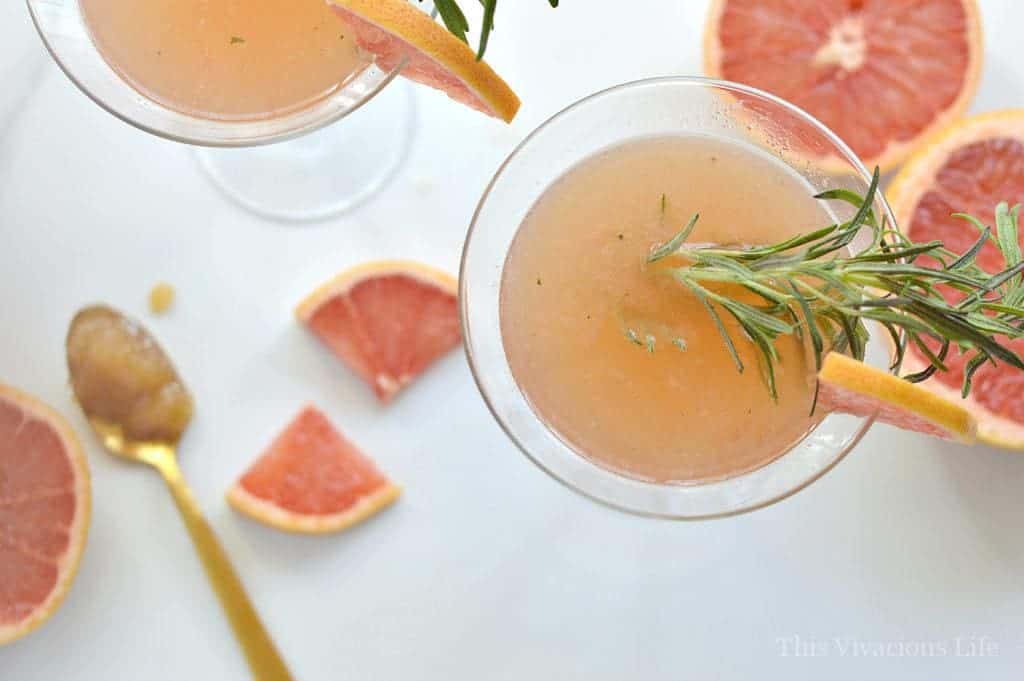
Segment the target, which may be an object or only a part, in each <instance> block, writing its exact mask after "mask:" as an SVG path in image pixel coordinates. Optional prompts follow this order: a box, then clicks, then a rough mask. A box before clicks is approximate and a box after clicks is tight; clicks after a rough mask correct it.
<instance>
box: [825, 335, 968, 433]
mask: <svg viewBox="0 0 1024 681" xmlns="http://www.w3.org/2000/svg"><path fill="white" fill-rule="evenodd" d="M818 407H819V408H821V409H824V410H825V411H829V412H841V413H844V414H853V415H854V416H863V417H869V416H875V417H876V418H877V420H879V421H882V422H884V423H888V424H890V425H893V426H896V427H897V428H902V429H904V430H913V431H917V432H919V433H925V434H927V435H934V436H936V437H941V438H945V439H947V440H957V441H959V442H965V443H973V442H974V441H975V437H976V431H977V425H976V423H975V420H974V417H972V416H971V414H970V412H969V411H967V410H966V409H964V408H963V407H962V406H961V405H959V404H958V403H957V402H954V401H952V400H948V399H945V398H943V397H940V396H939V395H936V394H935V393H933V392H931V391H929V390H927V389H926V388H923V387H921V386H920V385H916V384H914V383H909V382H907V381H904V380H903V379H901V378H899V377H897V376H893V375H892V374H890V373H887V372H885V371H882V370H881V369H876V368H875V367H872V366H869V365H867V364H864V363H863V362H858V361H857V360H855V359H853V358H851V357H847V356H846V355H843V354H840V353H838V352H830V353H829V354H828V355H826V356H825V360H824V361H823V362H822V365H821V371H819V372H818Z"/></svg>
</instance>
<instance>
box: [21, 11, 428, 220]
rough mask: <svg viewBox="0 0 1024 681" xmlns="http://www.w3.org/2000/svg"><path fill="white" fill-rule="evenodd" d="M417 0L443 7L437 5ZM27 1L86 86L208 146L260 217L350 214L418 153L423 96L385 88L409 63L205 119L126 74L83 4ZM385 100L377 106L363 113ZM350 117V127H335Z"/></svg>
mask: <svg viewBox="0 0 1024 681" xmlns="http://www.w3.org/2000/svg"><path fill="white" fill-rule="evenodd" d="M410 2H411V3H412V4H415V5H416V6H417V7H420V8H422V9H424V10H425V11H429V12H432V13H436V10H434V7H433V3H432V2H418V1H417V0H410ZM27 3H28V9H29V12H30V13H31V15H32V20H33V22H34V23H35V26H36V29H37V30H38V31H39V35H40V36H41V37H42V39H43V42H44V43H45V44H46V47H47V49H48V50H49V52H50V54H51V55H52V56H53V58H54V60H55V61H56V62H57V64H58V65H59V66H60V68H61V69H62V70H63V71H64V73H65V74H67V76H68V77H69V78H70V79H71V81H72V82H73V83H74V84H75V85H77V86H78V88H79V89H80V90H82V92H84V93H85V94H86V95H88V96H89V98H90V99H92V100H93V101H94V102H96V103H97V104H99V105H100V106H101V107H102V108H103V109H105V110H107V111H108V112H110V113H112V114H113V115H115V116H117V117H118V118H120V119H121V120H123V121H125V122H126V123H129V124H130V125H133V126H135V127H137V128H139V129H140V130H144V131H146V132H149V133H151V134H154V135H157V136H159V137H163V138H166V139H169V140H173V141H176V142H182V143H185V144H190V145H195V146H197V147H200V149H198V150H197V152H196V153H197V159H198V162H199V164H200V166H201V167H202V169H203V170H204V171H205V173H206V174H207V175H208V176H209V177H210V179H211V180H212V181H213V182H214V184H216V186H217V187H218V188H219V189H220V190H221V191H222V192H223V193H224V194H225V195H226V196H228V197H229V198H231V199H232V200H234V201H235V202H237V203H238V204H240V205H242V206H243V207H245V208H247V209H249V210H251V211H253V212H255V213H258V214H260V215H263V216H266V217H270V218H276V219H282V220H311V219H320V218H325V217H328V216H331V215H335V214H338V213H341V212H343V211H345V210H348V209H350V208H352V207H354V206H356V205H358V204H359V203H361V202H363V201H365V200H366V199H368V198H369V197H371V196H373V194H374V193H376V192H377V191H378V190H380V189H381V187H383V186H384V185H385V184H386V183H387V181H388V180H389V179H390V178H391V177H392V175H393V174H394V173H395V171H396V170H397V169H398V168H399V166H400V165H401V162H402V161H403V160H404V158H405V156H406V153H407V151H408V148H409V145H410V142H411V139H412V135H413V129H414V122H415V100H414V97H413V92H412V90H411V88H410V86H408V85H406V84H403V86H402V87H393V88H387V90H388V91H387V92H386V93H383V91H384V90H385V86H387V85H388V84H389V83H391V81H393V80H394V79H395V77H396V76H397V75H398V73H399V72H400V71H401V66H399V67H397V68H395V69H393V70H390V71H383V70H381V69H379V68H377V67H376V66H375V65H374V64H373V63H372V61H368V62H367V66H366V68H364V69H363V70H361V71H358V72H357V73H356V74H354V75H353V76H352V77H350V78H349V79H348V80H347V81H346V82H345V83H344V84H342V86H341V87H339V88H338V89H337V90H335V91H334V92H333V93H331V94H329V95H328V96H326V97H324V98H322V99H320V100H318V101H316V102H314V103H313V104H311V105H310V106H308V107H305V108H301V109H298V110H293V111H289V112H286V113H283V114H281V115H279V116H276V117H274V118H269V119H260V120H241V121H240V120H213V119H207V118H200V117H196V116H190V115H187V114H184V113H180V112H178V111H175V110H173V109H169V108H167V107H165V106H163V105H161V104H158V103H157V102H154V101H153V100H151V99H149V98H147V97H145V96H144V95H142V94H141V93H139V92H138V91H137V90H136V89H134V88H133V87H132V86H131V85H129V84H128V83H127V82H126V81H125V80H123V79H122V78H121V77H120V76H119V75H118V74H117V73H116V72H115V71H114V69H112V68H111V67H110V65H108V64H107V62H106V61H105V60H104V58H103V56H102V54H101V53H100V52H99V50H98V49H97V48H96V45H95V44H94V42H93V40H92V38H91V36H90V33H89V27H88V26H87V24H86V22H85V20H84V18H83V15H82V11H81V8H80V6H79V0H27ZM339 25H340V24H339ZM378 95H380V96H379V97H378ZM375 98H377V99H378V100H379V101H377V102H375V103H374V106H373V107H371V109H370V110H367V111H358V110H359V109H360V108H361V107H362V106H363V105H364V104H366V103H367V102H369V101H370V100H371V99H375ZM342 118H345V119H346V121H345V124H344V125H331V124H332V123H335V122H336V121H339V120H340V119H342ZM327 126H330V127H327Z"/></svg>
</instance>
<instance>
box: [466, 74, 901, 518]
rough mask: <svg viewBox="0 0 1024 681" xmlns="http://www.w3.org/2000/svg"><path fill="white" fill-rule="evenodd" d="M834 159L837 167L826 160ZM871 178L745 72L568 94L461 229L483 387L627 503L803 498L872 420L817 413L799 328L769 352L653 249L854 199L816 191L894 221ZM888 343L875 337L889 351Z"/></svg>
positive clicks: (759, 236)
mask: <svg viewBox="0 0 1024 681" xmlns="http://www.w3.org/2000/svg"><path fill="white" fill-rule="evenodd" d="M836 158H841V159H843V161H844V163H846V165H847V168H848V170H849V172H848V173H847V174H846V175H843V176H839V177H836V176H833V175H830V174H828V173H826V172H824V171H823V168H822V167H821V165H822V164H824V163H825V162H826V161H825V160H824V159H827V163H828V164H829V165H830V166H834V165H835V159H836ZM871 185H872V178H871V176H870V175H869V174H868V173H867V171H866V170H865V169H864V167H863V166H862V165H861V164H860V162H859V161H858V160H857V159H856V157H855V156H854V155H853V154H852V152H850V151H849V149H848V148H847V147H846V146H845V145H843V143H842V142H841V141H839V140H838V139H837V138H835V137H834V136H833V135H832V134H831V133H830V132H829V131H828V130H827V129H825V128H824V127H823V126H821V125H820V124H819V123H817V122H816V121H814V120H813V119H811V118H810V117H809V116H807V115H806V114H804V113H803V112H801V111H799V110H798V109H796V108H795V107H792V106H791V105H789V104H786V103H785V102H782V101H781V100H778V99H775V98H773V97H771V96H770V95H766V94H764V93H760V92H758V91H756V90H752V89H749V88H746V87H743V86H737V85H734V84H729V83H722V82H718V81H709V80H705V79H699V78H678V79H656V80H651V81H642V82H639V83H634V84H630V85H624V86H620V87H619V88H614V89H612V90H609V91H606V92H603V93H599V94H597V95H594V96H593V97H590V98H588V99H586V100H583V101H582V102H580V103H577V104H576V105H573V106H572V107H570V108H568V109H566V110H565V111H563V112H562V113H560V114H558V115H557V116H555V117H554V118H552V119H551V120H550V121H548V123H546V124H545V125H544V126H542V127H541V128H540V129H538V130H537V131H536V132H535V133H534V134H533V135H531V136H530V137H529V138H527V140H526V141H525V142H524V143H523V144H522V145H521V146H520V148H519V149H517V151H516V152H515V153H514V154H513V155H512V156H511V157H510V158H509V159H508V161H506V163H505V165H504V166H503V167H502V169H501V170H500V171H499V173H498V175H497V176H496V177H495V179H494V181H493V182H492V184H491V186H490V188H489V189H488V192H487V194H486V195H485V196H484V198H483V200H482V201H481V204H480V207H479V209H478V212H477V215H476V218H475V220H474V224H473V227H472V229H471V231H470V235H469V238H468V240H467V244H466V251H465V253H464V256H463V268H462V280H461V294H462V299H461V304H462V312H463V325H464V335H465V337H466V342H467V348H468V352H469V356H470V362H471V365H472V367H473V370H474V375H475V377H476V379H477V381H478V383H479V385H480V387H481V390H482V392H483V393H484V396H485V399H486V400H487V401H488V403H489V405H490V407H491V409H492V411H493V412H494V414H495V415H496V417H497V418H498V420H499V422H500V423H501V425H502V426H503V427H504V428H505V430H506V431H507V432H508V433H509V434H510V435H511V436H512V438H513V439H514V440H515V441H516V442H517V444H519V445H520V447H521V448H522V449H523V450H524V452H525V453H526V454H528V455H529V456H530V457H531V458H532V459H533V460H534V461H535V462H536V463H538V464H539V465H540V466H541V467H542V468H544V469H545V470H546V471H547V472H549V473H551V474H552V475H553V476H554V477H556V478H558V479H559V480H561V481H562V482H564V483H566V484H568V485H569V486H571V487H573V488H574V489H576V490H577V491H580V492H582V493H584V494H586V495H588V496H590V497H592V498H595V499H597V500H599V501H602V502H605V503H608V504H611V505H613V506H616V507H619V508H623V509H626V510H630V511H635V512H639V513H644V514H652V515H661V516H667V517H676V518H696V517H709V516H716V515H724V514H730V513H735V512H740V511H743V510H749V509H751V508H756V507H759V506H762V505H764V504H766V503H770V502H771V501H774V500H777V499H779V498H782V497H784V496H786V495H788V494H790V493H792V492H793V491H795V490H797V489H799V488H801V487H802V486H803V485H805V484H807V483H809V482H810V481H812V480H814V479H816V478H817V477H818V476H820V475H821V474H823V473H824V472H825V471H826V470H828V469H829V468H830V467H831V466H832V465H834V464H835V463H836V462H837V461H838V460H839V459H840V458H841V457H842V455H843V454H844V453H845V452H846V451H847V450H848V449H849V448H850V447H851V446H852V445H853V444H854V443H855V442H856V441H857V440H858V439H859V438H860V436H861V435H862V434H863V432H864V431H865V429H866V428H867V426H868V425H869V424H870V420H871V415H870V414H867V415H863V414H862V416H861V417H858V416H851V415H848V414H840V413H832V412H833V409H832V406H833V405H829V409H825V408H822V407H823V406H824V405H818V407H819V408H818V409H815V405H816V399H817V397H818V379H817V372H818V370H819V362H818V361H817V360H820V357H816V356H815V355H814V353H813V352H811V350H810V342H809V340H808V338H807V337H806V336H803V337H801V336H800V335H799V334H783V335H780V336H779V337H778V338H777V339H775V340H774V342H773V343H770V344H766V345H765V346H764V347H763V348H759V347H758V345H757V344H756V343H754V342H751V338H749V337H748V333H747V331H748V329H746V328H742V327H741V325H740V323H739V322H738V321H737V319H736V318H733V317H732V316H730V315H729V314H727V313H726V309H725V308H723V307H722V306H721V305H720V304H718V303H716V304H715V305H714V307H715V308H716V309H718V310H719V311H720V312H721V314H717V315H713V314H709V310H708V306H707V305H705V302H706V301H705V300H703V299H701V298H700V297H698V296H695V295H689V293H688V290H687V289H686V286H685V285H684V282H682V280H681V279H680V277H678V276H676V274H675V271H676V268H680V267H682V266H683V265H684V261H685V258H684V257H683V256H682V255H680V253H677V252H672V251H671V250H666V251H665V254H664V257H652V254H657V253H658V252H659V250H660V249H663V248H664V247H665V246H666V245H668V244H671V243H672V242H673V237H674V236H675V235H677V234H678V233H680V230H681V228H682V227H683V226H685V225H687V224H688V223H691V224H692V226H693V229H692V230H691V231H689V232H688V233H687V237H686V238H687V243H688V244H690V245H692V246H694V247H697V246H699V245H701V244H704V245H707V244H726V245H731V246H733V247H737V248H744V247H745V245H759V244H775V243H778V242H782V241H785V240H786V239H789V238H790V237H794V236H796V235H798V234H806V233H810V232H814V231H815V230H819V229H821V228H822V226H823V225H827V224H830V223H836V224H838V223H843V222H844V221H849V220H850V219H851V214H852V212H859V211H856V210H855V208H854V207H853V206H852V205H849V204H846V203H844V202H842V201H823V200H819V199H817V198H815V195H816V194H818V193H819V192H821V191H823V190H826V189H837V188H840V189H845V190H847V191H849V192H851V193H856V194H858V195H860V196H864V195H865V194H868V195H870V197H871V198H869V200H868V203H869V205H870V207H871V208H872V209H873V210H874V214H876V215H878V216H885V217H886V218H887V217H888V208H887V206H886V205H885V203H884V200H883V199H882V198H881V196H880V195H878V194H875V193H874V191H873V188H871ZM683 231H684V232H685V230H683ZM676 245H677V246H678V244H676ZM707 286H708V288H707V289H706V290H707V291H710V292H712V293H711V295H716V296H717V295H721V296H727V297H729V298H730V299H735V300H737V301H744V300H747V301H748V302H752V301H754V300H756V297H753V294H751V293H750V292H748V291H746V290H745V289H743V288H742V287H739V286H734V285H732V284H729V283H722V284H721V285H719V284H717V283H708V284H707ZM725 335H729V336H730V337H731V338H732V339H733V341H732V343H731V345H732V346H734V347H732V348H730V344H729V343H726V342H723V337H724V336H725ZM830 342H831V339H826V341H825V343H826V345H828V344H829V343H830ZM858 342H860V339H859V338H858ZM876 343H879V341H876V340H871V341H869V342H867V344H866V345H865V347H864V348H863V349H864V350H865V352H866V355H867V356H866V359H868V360H869V361H873V362H875V363H882V362H884V359H885V354H886V353H885V350H884V346H882V345H881V344H878V345H877V346H876ZM767 345H772V346H773V348H774V349H773V350H770V352H773V353H774V354H775V357H774V360H773V362H772V367H771V368H772V372H773V374H772V376H771V389H770V390H769V387H768V385H767V384H766V378H767V376H766V364H765V362H764V361H763V358H762V357H761V356H760V353H761V351H762V349H767ZM827 350H828V348H827V347H825V348H824V351H827ZM738 367H739V368H741V369H742V370H738ZM843 409H845V406H842V407H840V408H839V410H840V411H841V410H843Z"/></svg>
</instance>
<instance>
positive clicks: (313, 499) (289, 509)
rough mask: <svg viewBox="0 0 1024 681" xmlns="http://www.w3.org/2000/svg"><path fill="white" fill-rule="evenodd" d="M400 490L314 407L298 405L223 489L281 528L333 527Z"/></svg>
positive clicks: (356, 519)
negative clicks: (267, 443) (293, 414)
mask: <svg viewBox="0 0 1024 681" xmlns="http://www.w3.org/2000/svg"><path fill="white" fill-rule="evenodd" d="M400 492H401V490H399V488H398V487H396V486H395V485H393V484H392V483H391V481H389V480H388V479H387V478H386V477H384V475H383V474H382V473H381V472H380V471H379V470H377V467H376V466H375V465H374V463H373V462H372V461H371V460H370V459H368V458H367V457H366V456H365V455H364V454H362V452H360V451H359V450H358V449H357V448H356V446H355V445H353V444H352V443H351V442H349V441H348V440H346V439H345V438H344V437H343V436H342V435H341V434H340V433H339V432H338V431H337V430H335V429H334V427H333V426H332V425H331V423H330V422H329V421H328V420H327V418H326V417H325V416H324V415H323V414H322V413H321V412H320V411H318V410H317V409H315V408H314V407H306V408H304V409H303V410H302V411H301V412H300V413H299V415H298V416H296V417H295V419H294V420H293V421H292V422H291V423H290V424H289V425H288V427H287V428H286V429H285V430H284V432H282V433H281V434H280V435H278V436H277V439H276V440H274V442H273V443H272V444H271V445H270V447H269V448H268V449H267V451H266V452H264V453H263V455H262V456H261V457H260V458H259V459H258V460H257V461H256V463H254V464H253V465H252V467H251V468H249V470H248V471H246V472H245V474H244V475H243V476H242V477H241V478H239V480H238V482H236V483H235V485H234V486H233V487H232V488H231V489H230V490H229V491H228V495H227V497H228V502H229V503H230V504H231V505H232V506H233V507H234V508H235V509H236V510H238V511H240V512H242V513H244V514H246V515H248V516H250V517H252V518H255V519H256V520H258V521H260V522H261V523H264V524H265V525H269V526H271V527H275V528H277V529H279V530H284V531H286V532H304V533H308V534H321V533H325V532H336V531H339V530H344V529H345V528H348V527H351V526H352V525H355V524H357V523H360V522H362V521H363V520H366V519H367V518H369V517H370V516H372V515H374V514H375V513H377V512H378V511H380V510H381V509H383V508H384V507H386V506H388V505H390V504H392V503H393V502H394V501H395V500H396V499H397V498H398V495H399V494H400Z"/></svg>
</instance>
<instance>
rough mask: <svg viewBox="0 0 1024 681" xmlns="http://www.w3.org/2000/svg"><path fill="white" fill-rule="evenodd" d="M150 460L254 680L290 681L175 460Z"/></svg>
mask: <svg viewBox="0 0 1024 681" xmlns="http://www.w3.org/2000/svg"><path fill="white" fill-rule="evenodd" d="M154 463H156V464H157V465H156V467H157V469H159V471H160V472H161V473H162V474H163V478H164V481H165V482H166V483H167V487H168V488H169V489H170V490H171V494H172V495H173V496H174V502H175V503H176V504H177V506H178V511H179V512H180V513H181V517H182V519H183V520H184V521H185V526H186V527H187V528H188V533H189V534H190V535H191V536H192V543H193V544H195V547H196V552H197V553H198V554H199V558H200V559H201V560H202V562H203V567H204V568H205V569H206V576H207V578H208V579H209V580H210V585H211V586H213V590H214V591H216V592H217V597H218V598H220V604H221V607H222V608H223V609H224V613H225V614H226V615H227V616H228V620H229V621H230V622H231V628H232V629H234V631H235V637H236V638H237V639H238V643H239V644H240V645H241V646H242V651H243V652H244V653H245V658H246V660H247V661H248V663H249V670H250V671H251V672H252V675H253V678H254V679H256V681H292V676H291V674H290V673H289V672H288V668H287V667H286V666H285V664H284V661H283V660H282V659H281V655H280V654H279V653H278V652H277V648H276V647H275V646H274V642H273V641H272V640H271V638H270V635H269V634H268V633H267V630H266V629H264V628H263V623H262V622H261V621H260V617H259V615H258V614H257V612H256V609H255V608H254V607H253V605H252V602H250V601H249V596H248V595H247V594H246V593H245V587H244V586H243V585H242V580H240V579H239V578H238V575H237V574H236V573H235V569H234V568H233V567H232V566H231V561H230V560H229V559H228V556H227V554H226V553H225V552H224V549H223V548H222V547H221V545H220V541H218V540H217V535H215V534H214V533H213V528H211V527H210V525H209V523H207V522H206V519H205V518H203V514H202V512H200V510H199V506H198V505H197V504H196V500H195V498H194V497H193V496H192V492H191V491H189V488H188V486H187V485H186V484H185V479H184V478H183V477H182V475H181V469H180V468H179V467H178V463H177V460H176V459H175V457H174V456H167V457H161V460H160V461H159V462H154Z"/></svg>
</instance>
